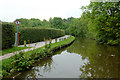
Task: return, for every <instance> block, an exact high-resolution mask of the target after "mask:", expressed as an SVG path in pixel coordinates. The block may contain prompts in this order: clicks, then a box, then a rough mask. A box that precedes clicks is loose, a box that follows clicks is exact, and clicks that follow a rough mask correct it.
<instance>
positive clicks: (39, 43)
mask: <svg viewBox="0 0 120 80" xmlns="http://www.w3.org/2000/svg"><path fill="white" fill-rule="evenodd" d="M68 37H69V35H65V36H63V37H59V38H57V42H59V39H63V38H68ZM51 43H55V39H52V41H51ZM47 44H49V41H47ZM44 45H45V41H42V42H37V43H32V44H27V45H26V46H27V47H32V48H29V49H24V50H21V51H24V52H27V51H31V50H34V49H37V48H40V47H43V46H44ZM18 47H24V45H20V46H18ZM21 51H16V52H13V53H8V54H5V55H3V56H0V60H3V59H7V58H9V57H11V56H14V55H15V54H19V52H21Z"/></svg>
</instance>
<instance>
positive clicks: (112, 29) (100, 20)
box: [83, 2, 120, 45]
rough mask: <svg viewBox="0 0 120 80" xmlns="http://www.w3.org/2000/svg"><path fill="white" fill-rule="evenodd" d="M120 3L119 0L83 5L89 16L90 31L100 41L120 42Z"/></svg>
mask: <svg viewBox="0 0 120 80" xmlns="http://www.w3.org/2000/svg"><path fill="white" fill-rule="evenodd" d="M119 5H120V3H119V2H91V3H90V5H88V6H87V7H83V8H84V12H85V13H86V16H87V17H88V18H89V22H88V25H87V26H88V30H89V33H91V34H92V36H94V38H95V39H96V41H97V42H98V43H100V44H110V45H118V44H120V24H119V23H120V20H119V19H120V16H119V15H120V12H119V10H120V9H119ZM88 14H89V16H88Z"/></svg>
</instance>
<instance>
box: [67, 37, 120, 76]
mask: <svg viewBox="0 0 120 80" xmlns="http://www.w3.org/2000/svg"><path fill="white" fill-rule="evenodd" d="M67 51H68V52H71V53H77V54H80V55H82V57H83V58H82V59H83V60H84V59H85V58H87V57H88V59H89V63H88V64H86V65H84V66H82V67H81V68H80V71H82V73H81V74H80V78H87V77H90V78H118V77H119V76H118V74H119V72H120V70H119V65H120V62H119V60H118V59H119V57H120V56H119V55H118V54H119V52H120V51H119V47H113V46H106V45H97V44H96V43H95V41H93V40H89V39H86V40H85V39H79V40H78V39H77V40H76V41H75V42H74V43H73V45H71V46H70V47H69V48H68V49H67Z"/></svg>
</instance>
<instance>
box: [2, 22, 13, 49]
mask: <svg viewBox="0 0 120 80" xmlns="http://www.w3.org/2000/svg"><path fill="white" fill-rule="evenodd" d="M14 43H15V30H14V26H13V25H11V24H9V23H2V49H7V48H11V47H12V45H13V44H14Z"/></svg>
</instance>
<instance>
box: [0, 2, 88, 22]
mask: <svg viewBox="0 0 120 80" xmlns="http://www.w3.org/2000/svg"><path fill="white" fill-rule="evenodd" d="M89 3H90V0H1V1H0V20H1V21H6V22H13V21H14V20H15V19H19V18H27V19H30V18H38V19H40V20H43V19H46V20H49V18H50V17H51V18H53V17H61V18H68V17H75V18H79V17H80V16H81V14H82V10H81V9H80V8H81V7H82V6H86V5H89Z"/></svg>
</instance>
